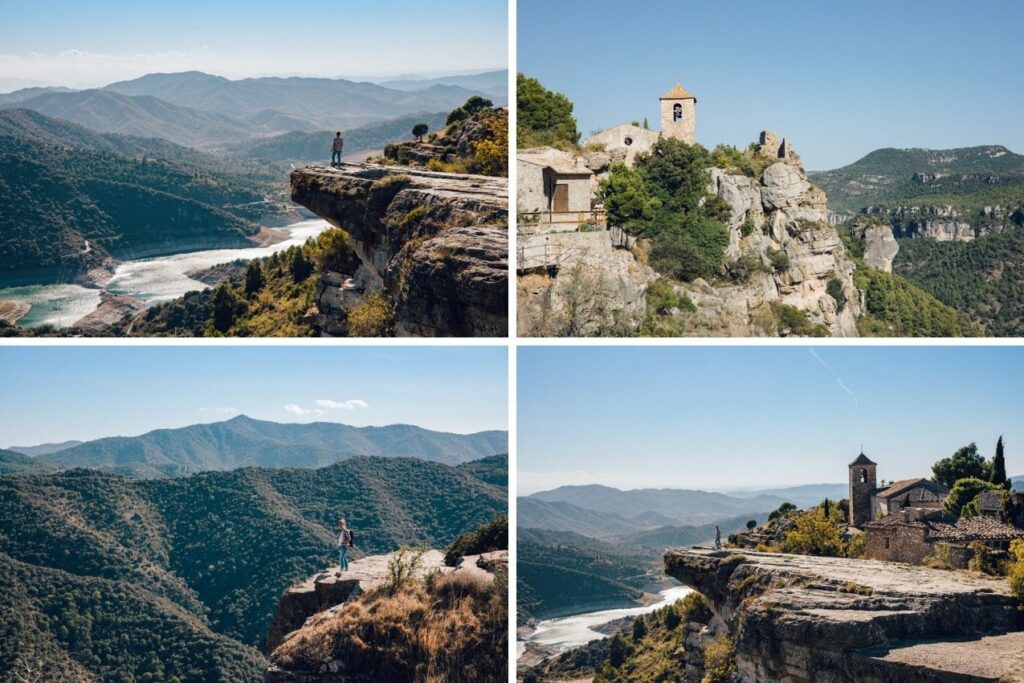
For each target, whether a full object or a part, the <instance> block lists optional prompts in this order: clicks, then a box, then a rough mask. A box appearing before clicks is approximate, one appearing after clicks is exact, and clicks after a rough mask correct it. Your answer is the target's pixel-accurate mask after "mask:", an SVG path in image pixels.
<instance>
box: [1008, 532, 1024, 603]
mask: <svg viewBox="0 0 1024 683" xmlns="http://www.w3.org/2000/svg"><path fill="white" fill-rule="evenodd" d="M1010 557H1011V558H1012V560H1011V562H1010V565H1009V567H1008V568H1007V579H1008V581H1009V582H1010V592H1011V593H1013V595H1014V597H1016V598H1017V600H1018V602H1020V603H1021V609H1022V610H1024V540H1021V539H1019V538H1018V539H1017V540H1016V541H1014V542H1013V543H1011V544H1010Z"/></svg>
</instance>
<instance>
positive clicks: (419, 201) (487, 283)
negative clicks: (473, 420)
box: [291, 164, 508, 336]
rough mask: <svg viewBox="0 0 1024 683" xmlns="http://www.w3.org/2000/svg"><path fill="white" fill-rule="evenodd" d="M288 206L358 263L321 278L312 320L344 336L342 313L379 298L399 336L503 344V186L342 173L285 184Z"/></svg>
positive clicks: (350, 168) (299, 175) (379, 169)
mask: <svg viewBox="0 0 1024 683" xmlns="http://www.w3.org/2000/svg"><path fill="white" fill-rule="evenodd" d="M291 192H292V199H293V200H294V201H296V202H298V203H299V204H301V205H303V206H305V207H306V208H308V209H309V210H311V211H312V212H313V213H315V214H316V215H318V216H320V217H321V218H324V219H325V220H327V221H329V222H330V223H332V224H333V225H335V226H337V227H339V228H342V229H343V230H345V231H346V233H348V235H349V237H350V245H351V247H352V250H353V252H354V254H355V255H356V256H357V257H358V259H359V266H358V268H356V269H355V272H351V273H327V274H325V275H324V276H322V278H321V281H320V283H319V286H318V306H317V310H316V311H314V312H313V315H314V316H315V322H316V326H317V327H318V329H319V330H320V331H321V333H322V334H324V335H328V336H333V335H339V336H343V335H345V334H347V315H348V312H349V311H351V310H353V309H354V308H355V307H357V306H359V305H360V304H361V303H362V302H363V300H364V298H365V295H366V294H368V293H372V292H381V293H383V294H384V296H385V297H386V298H387V299H388V301H389V302H390V303H391V305H392V306H393V308H394V314H395V322H396V327H397V333H398V334H399V335H403V336H505V335H506V334H507V326H508V322H507V317H508V316H507V306H508V182H507V180H506V179H504V178H492V177H488V176H475V175H466V174H451V173H434V172H430V171H423V170H418V169H408V168H396V167H387V166H371V165H364V164H345V165H343V166H341V167H340V168H331V167H326V166H322V165H311V166H305V167H303V168H299V169H297V170H295V171H293V172H292V175H291Z"/></svg>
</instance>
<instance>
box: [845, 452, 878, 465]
mask: <svg viewBox="0 0 1024 683" xmlns="http://www.w3.org/2000/svg"><path fill="white" fill-rule="evenodd" d="M876 464H877V463H874V462H871V458H869V457H868V456H866V455H864V454H863V453H861V454H860V455H858V456H857V459H856V460H854V461H853V462H851V463H850V465H851V466H852V465H876Z"/></svg>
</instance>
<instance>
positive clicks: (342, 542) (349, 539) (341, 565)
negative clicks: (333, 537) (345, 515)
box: [338, 519, 356, 571]
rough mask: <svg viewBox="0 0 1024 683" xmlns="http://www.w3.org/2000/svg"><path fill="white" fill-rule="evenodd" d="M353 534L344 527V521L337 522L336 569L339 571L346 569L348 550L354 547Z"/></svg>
mask: <svg viewBox="0 0 1024 683" xmlns="http://www.w3.org/2000/svg"><path fill="white" fill-rule="evenodd" d="M355 539H356V537H355V534H353V533H352V530H351V529H349V528H348V527H347V526H345V520H343V519H342V520H340V521H339V522H338V569H339V571H346V570H347V569H348V549H349V548H352V547H354V546H355V544H356V543H355Z"/></svg>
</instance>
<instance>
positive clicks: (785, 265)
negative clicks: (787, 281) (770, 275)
mask: <svg viewBox="0 0 1024 683" xmlns="http://www.w3.org/2000/svg"><path fill="white" fill-rule="evenodd" d="M766 253H767V254H768V261H769V262H770V263H771V264H772V270H774V271H775V272H776V273H784V272H786V271H787V270H789V266H790V262H789V255H788V254H787V253H786V252H784V251H780V250H778V249H772V248H771V247H768V251H767V252H766Z"/></svg>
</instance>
